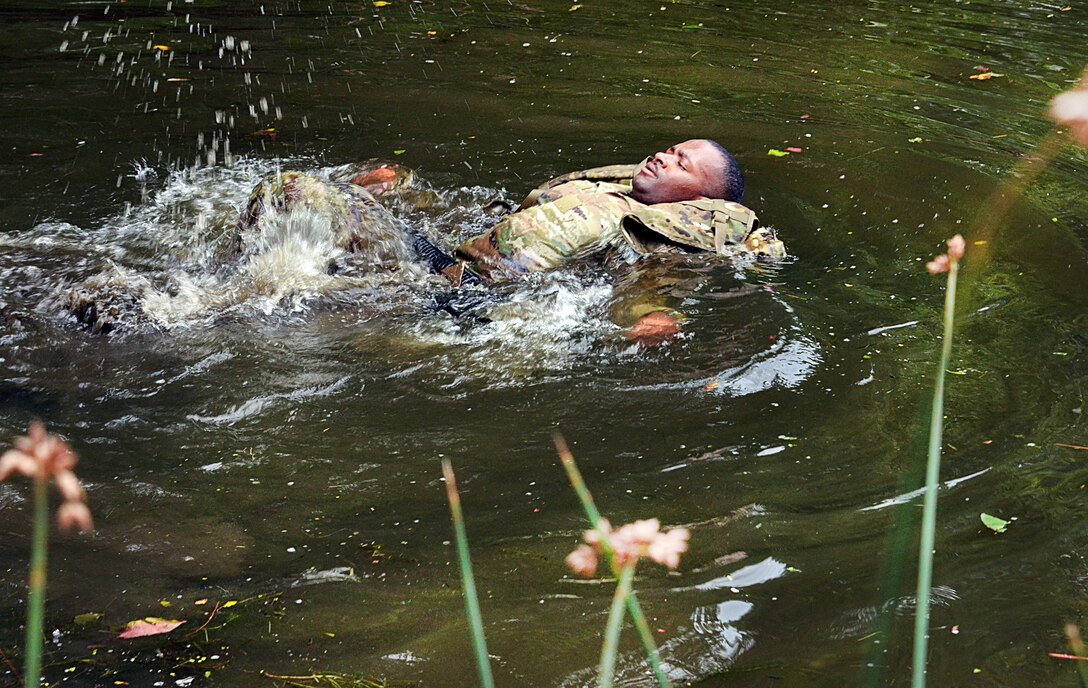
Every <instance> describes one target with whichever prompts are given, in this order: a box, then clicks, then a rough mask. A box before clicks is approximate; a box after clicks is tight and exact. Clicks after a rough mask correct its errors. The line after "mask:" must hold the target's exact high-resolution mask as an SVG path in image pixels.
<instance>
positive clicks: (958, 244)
mask: <svg viewBox="0 0 1088 688" xmlns="http://www.w3.org/2000/svg"><path fill="white" fill-rule="evenodd" d="M947 243H948V258H949V259H950V260H959V259H960V258H963V252H964V250H965V249H966V248H967V242H965V241H964V240H963V235H962V234H957V235H956V236H954V237H952V238H951V239H949V240H948V242H947Z"/></svg>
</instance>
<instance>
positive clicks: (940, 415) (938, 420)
mask: <svg viewBox="0 0 1088 688" xmlns="http://www.w3.org/2000/svg"><path fill="white" fill-rule="evenodd" d="M958 273H959V262H958V261H955V260H953V261H952V262H951V264H950V265H949V268H948V288H947V290H946V291H945V295H944V338H943V339H942V340H941V358H940V362H939V364H938V366H937V382H936V384H935V386H934V389H933V411H932V413H931V414H930V419H929V454H928V457H927V459H926V488H925V501H924V504H923V507H922V541H921V545H920V546H919V551H918V593H917V601H916V606H915V617H914V658H913V660H914V661H913V673H912V676H911V686H912V687H913V688H925V685H926V650H927V645H928V642H929V593H930V588H931V587H932V583H933V543H934V539H935V534H936V530H937V487H938V485H939V481H940V472H941V443H942V441H943V430H944V373H945V370H946V369H947V368H948V362H949V359H950V358H951V357H952V325H953V324H954V321H955V311H956V275H957V274H958Z"/></svg>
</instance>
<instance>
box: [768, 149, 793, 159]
mask: <svg viewBox="0 0 1088 688" xmlns="http://www.w3.org/2000/svg"><path fill="white" fill-rule="evenodd" d="M767 155H773V156H774V157H776V158H781V157H785V156H787V155H789V153H787V152H786V151H784V150H778V149H777V148H772V149H770V150H769V151H767Z"/></svg>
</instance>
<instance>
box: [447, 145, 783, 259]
mask: <svg viewBox="0 0 1088 688" xmlns="http://www.w3.org/2000/svg"><path fill="white" fill-rule="evenodd" d="M640 164H641V163H640ZM638 167H639V165H611V166H608V167H598V168H593V169H590V170H584V171H581V172H573V173H570V174H566V175H563V176H561V177H556V178H555V179H553V180H551V181H549V182H548V183H546V184H544V185H542V186H541V187H538V188H537V189H534V190H533V191H532V192H531V193H530V194H529V196H528V197H526V199H525V201H524V202H523V203H522V205H521V207H520V208H519V209H518V211H517V212H515V213H513V214H512V215H508V216H507V217H505V218H503V219H502V220H501V221H500V222H499V223H498V224H497V225H495V227H493V228H492V229H491V231H489V232H486V233H484V234H481V235H479V236H476V237H473V238H471V239H469V240H468V241H465V242H464V243H462V244H461V245H460V246H458V247H457V249H456V257H457V258H459V259H461V260H463V261H465V264H466V267H467V269H469V270H471V271H473V272H476V273H477V274H479V275H481V276H482V277H484V278H485V279H487V280H501V279H510V278H514V277H517V276H519V275H524V274H526V273H530V272H538V271H540V270H546V269H549V268H553V267H556V266H558V265H560V264H562V263H563V262H565V261H568V260H572V259H576V258H581V257H585V256H590V255H595V254H600V253H603V252H605V251H607V250H608V249H610V248H616V247H621V246H624V245H626V246H629V247H630V248H631V249H633V250H634V251H635V252H637V253H640V254H646V253H670V252H671V253H676V252H699V251H705V252H713V253H719V254H727V255H737V254H745V253H746V254H751V255H754V256H757V257H767V258H781V257H783V256H785V255H786V252H785V249H784V247H783V246H782V242H780V241H778V239H777V238H776V237H775V234H774V231H773V230H771V229H769V228H764V227H760V226H759V221H758V220H757V219H756V216H755V213H753V212H752V211H751V210H750V209H748V208H746V207H744V206H743V205H741V204H739V203H731V202H728V201H720V200H700V201H684V202H681V203H659V204H655V205H645V204H642V203H639V202H638V201H636V200H634V199H633V198H631V196H630V190H631V179H632V177H633V176H634V174H635V173H636V172H637V170H638Z"/></svg>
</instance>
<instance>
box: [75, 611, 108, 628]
mask: <svg viewBox="0 0 1088 688" xmlns="http://www.w3.org/2000/svg"><path fill="white" fill-rule="evenodd" d="M101 618H102V615H101V614H99V613H98V612H86V613H83V614H77V615H76V618H75V619H74V621H75V622H76V625H77V626H87V625H89V624H93V623H94V622H95V621H98V620H99V619H101Z"/></svg>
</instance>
